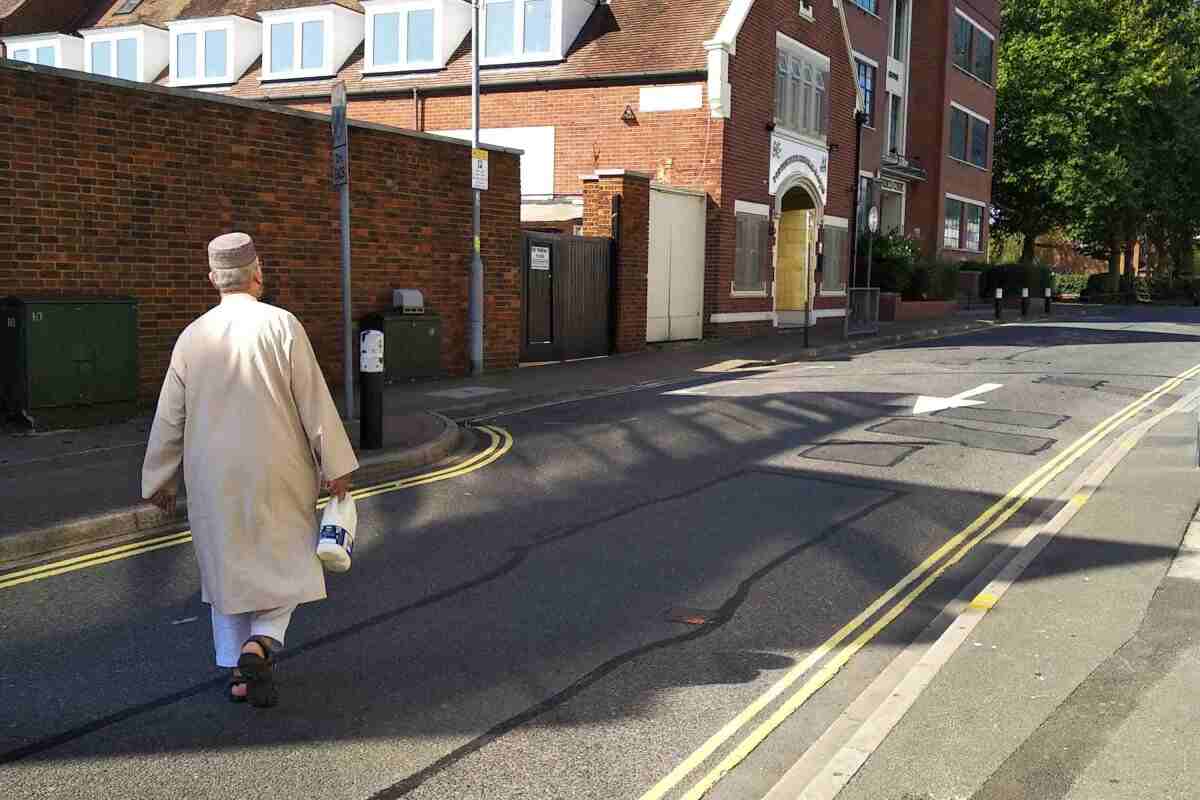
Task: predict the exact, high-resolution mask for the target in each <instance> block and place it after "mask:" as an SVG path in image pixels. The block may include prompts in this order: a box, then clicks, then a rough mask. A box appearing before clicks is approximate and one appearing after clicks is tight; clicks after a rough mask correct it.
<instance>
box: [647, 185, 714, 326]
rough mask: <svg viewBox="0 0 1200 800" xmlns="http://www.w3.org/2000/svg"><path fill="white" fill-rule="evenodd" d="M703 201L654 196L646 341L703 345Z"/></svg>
mask: <svg viewBox="0 0 1200 800" xmlns="http://www.w3.org/2000/svg"><path fill="white" fill-rule="evenodd" d="M705 204H706V200H705V196H704V195H702V194H695V193H691V192H681V191H678V190H673V189H667V188H662V187H654V188H653V189H651V191H650V254H649V255H650V263H649V265H648V266H649V271H648V274H647V287H646V341H647V342H670V341H680V340H683V339H699V338H700V336H701V333H702V331H703V327H704V325H703V312H704V236H705V230H704V224H705Z"/></svg>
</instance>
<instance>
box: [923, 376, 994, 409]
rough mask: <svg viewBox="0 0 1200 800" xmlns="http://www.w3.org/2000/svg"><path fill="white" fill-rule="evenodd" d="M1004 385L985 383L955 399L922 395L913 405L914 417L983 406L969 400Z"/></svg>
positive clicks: (960, 394) (980, 403) (980, 402)
mask: <svg viewBox="0 0 1200 800" xmlns="http://www.w3.org/2000/svg"><path fill="white" fill-rule="evenodd" d="M1003 385H1004V384H1002V383H985V384H983V385H982V386H976V387H975V388H974V389H967V390H966V391H965V392H959V393H958V394H956V395H954V396H953V397H930V396H928V395H924V394H923V395H921V396H920V397H918V398H917V402H916V404H915V405H913V412H912V413H913V416H914V417H915V416H917V415H918V414H932V413H933V412H934V411H943V410H945V409H947V408H962V407H964V406H981V405H983V403H984V401H983V400H971V399H969V398H972V397H974V396H975V395H979V394H985V393H987V392H994V391H996V390H997V389H999V388H1000V387H1001V386H1003Z"/></svg>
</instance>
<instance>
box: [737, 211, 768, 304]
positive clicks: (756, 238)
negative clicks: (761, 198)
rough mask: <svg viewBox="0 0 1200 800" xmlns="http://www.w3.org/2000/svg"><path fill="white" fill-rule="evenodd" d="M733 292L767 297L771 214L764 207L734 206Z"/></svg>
mask: <svg viewBox="0 0 1200 800" xmlns="http://www.w3.org/2000/svg"><path fill="white" fill-rule="evenodd" d="M734 220H735V225H736V231H735V237H734V250H735V258H734V265H733V286H732V287H731V289H732V292H731V293H732V294H733V295H735V296H736V295H755V296H766V295H767V294H768V290H769V288H770V275H771V217H770V212H769V211H768V209H767V207H766V206H760V205H758V204H756V203H743V202H742V201H740V200H739V201H738V202H737V203H736V204H735V206H734Z"/></svg>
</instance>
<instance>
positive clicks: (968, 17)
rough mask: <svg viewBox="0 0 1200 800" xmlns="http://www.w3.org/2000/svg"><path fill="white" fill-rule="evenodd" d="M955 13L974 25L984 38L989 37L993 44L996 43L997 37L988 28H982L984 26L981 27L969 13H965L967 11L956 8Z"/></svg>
mask: <svg viewBox="0 0 1200 800" xmlns="http://www.w3.org/2000/svg"><path fill="white" fill-rule="evenodd" d="M954 13H955V14H958V15H959V16H960V17H962V18H963V19H965V20H966V21H967V22H969V23H971V25H972V26H974V27H975V28H976V29H977V30H978V31H979V32H980V33H982V34H983V35H984V36H986V37H988V38H989V39H991V40H992V41H993V42H994V41H996V37H995V36H993V35H992V34H991V33H990V32H989V31H988V29H987V28H985V27H983V26H982V25H980V24H979V23H978V22H976V21H975V20H974V19H973V18H972V17H971V15H970V14H968V13H967V12H965V11H963V10H962V9H961V8H957V7H955V9H954Z"/></svg>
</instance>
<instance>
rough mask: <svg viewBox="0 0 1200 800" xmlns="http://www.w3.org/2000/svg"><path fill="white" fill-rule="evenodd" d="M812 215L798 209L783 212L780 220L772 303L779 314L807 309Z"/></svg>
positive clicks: (809, 212)
mask: <svg viewBox="0 0 1200 800" xmlns="http://www.w3.org/2000/svg"><path fill="white" fill-rule="evenodd" d="M811 215H812V212H811V211H809V210H806V209H797V210H795V211H784V212H783V213H782V214H780V217H779V232H778V234H777V242H776V247H777V248H778V256H777V260H776V267H775V302H776V308H777V309H778V310H780V311H803V310H804V309H805V308H806V307H807V301H808V261H809V250H810V247H811V244H812V232H811V229H810V225H811V222H810V218H811Z"/></svg>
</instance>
